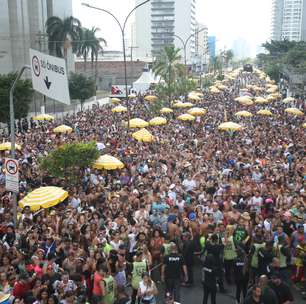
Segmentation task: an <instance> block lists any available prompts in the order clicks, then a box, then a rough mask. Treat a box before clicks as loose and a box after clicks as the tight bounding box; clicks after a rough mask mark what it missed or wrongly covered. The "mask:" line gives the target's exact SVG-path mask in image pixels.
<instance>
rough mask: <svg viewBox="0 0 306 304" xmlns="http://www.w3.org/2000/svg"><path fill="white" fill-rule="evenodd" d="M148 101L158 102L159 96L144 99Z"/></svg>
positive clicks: (149, 96)
mask: <svg viewBox="0 0 306 304" xmlns="http://www.w3.org/2000/svg"><path fill="white" fill-rule="evenodd" d="M144 99H145V100H146V101H152V102H153V101H156V100H157V99H158V97H157V96H154V95H148V96H146V97H145V98H144Z"/></svg>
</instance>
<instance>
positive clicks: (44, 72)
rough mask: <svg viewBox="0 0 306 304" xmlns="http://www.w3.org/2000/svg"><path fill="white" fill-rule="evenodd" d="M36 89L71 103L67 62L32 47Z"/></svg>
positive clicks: (31, 62)
mask: <svg viewBox="0 0 306 304" xmlns="http://www.w3.org/2000/svg"><path fill="white" fill-rule="evenodd" d="M30 65H31V73H32V82H33V88H34V90H36V91H38V92H40V93H41V94H44V95H46V96H48V97H50V98H53V99H55V100H58V101H60V102H62V103H65V104H70V96H69V88H68V79H67V71H66V63H65V60H64V59H62V58H58V57H54V56H49V55H46V54H43V53H41V52H38V51H36V50H32V49H30Z"/></svg>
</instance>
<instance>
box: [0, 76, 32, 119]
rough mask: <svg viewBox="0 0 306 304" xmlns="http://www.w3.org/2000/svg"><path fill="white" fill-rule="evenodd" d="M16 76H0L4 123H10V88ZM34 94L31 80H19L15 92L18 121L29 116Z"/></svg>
mask: <svg viewBox="0 0 306 304" xmlns="http://www.w3.org/2000/svg"><path fill="white" fill-rule="evenodd" d="M16 76H17V75H16V73H10V74H7V75H0V121H1V122H4V123H8V122H9V119H10V88H11V86H12V84H13V82H14V80H15V78H16ZM33 92H34V91H33V89H32V83H31V81H30V80H28V79H26V80H23V79H20V80H18V82H17V86H16V88H15V92H14V110H15V118H16V119H20V118H24V117H26V116H27V115H28V112H29V106H30V103H31V101H32V97H33Z"/></svg>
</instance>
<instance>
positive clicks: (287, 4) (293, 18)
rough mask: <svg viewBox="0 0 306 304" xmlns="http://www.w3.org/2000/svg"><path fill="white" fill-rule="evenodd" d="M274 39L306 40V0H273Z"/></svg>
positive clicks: (272, 37)
mask: <svg viewBox="0 0 306 304" xmlns="http://www.w3.org/2000/svg"><path fill="white" fill-rule="evenodd" d="M272 1H273V4H272V28H271V30H272V33H271V39H272V40H283V39H288V40H291V41H301V40H306V0H272Z"/></svg>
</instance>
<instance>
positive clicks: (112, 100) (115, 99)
mask: <svg viewBox="0 0 306 304" xmlns="http://www.w3.org/2000/svg"><path fill="white" fill-rule="evenodd" d="M111 102H112V103H115V104H116V103H119V102H121V100H120V99H119V98H116V97H114V98H112V99H111Z"/></svg>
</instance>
